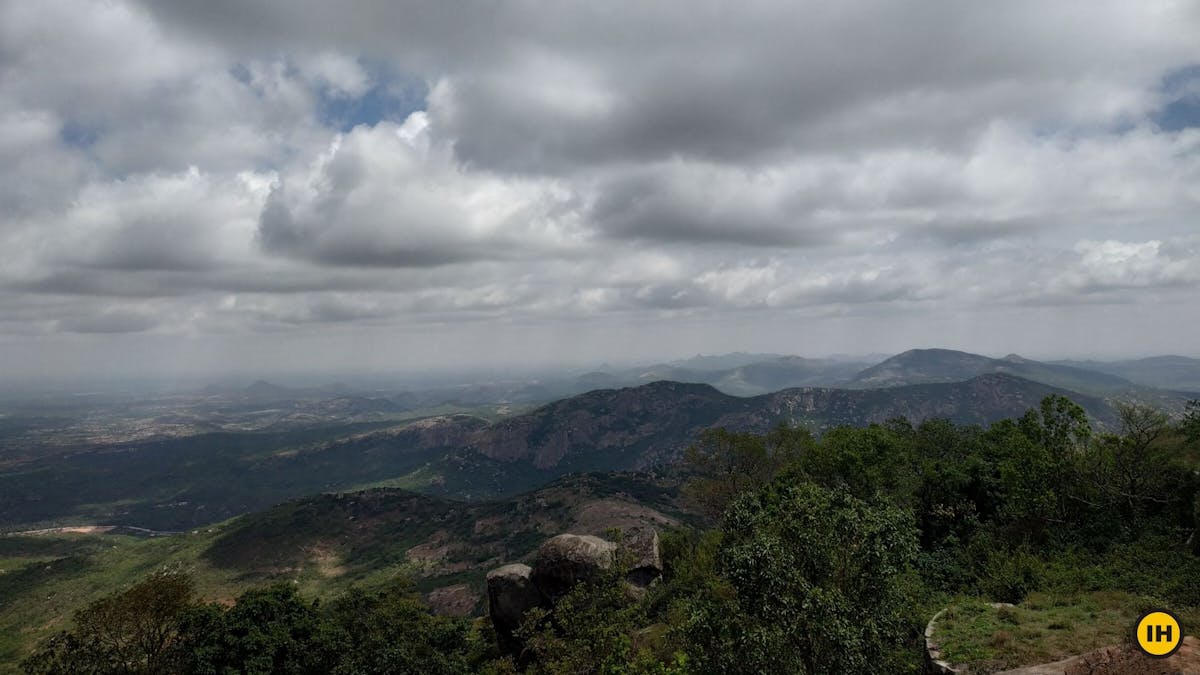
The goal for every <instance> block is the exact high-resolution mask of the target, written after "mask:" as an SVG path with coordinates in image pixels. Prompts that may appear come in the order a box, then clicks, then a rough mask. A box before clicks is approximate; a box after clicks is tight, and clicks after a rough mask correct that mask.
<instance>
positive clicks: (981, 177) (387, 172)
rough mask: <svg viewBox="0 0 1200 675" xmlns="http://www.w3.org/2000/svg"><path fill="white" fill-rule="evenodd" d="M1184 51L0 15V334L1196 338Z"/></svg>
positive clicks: (837, 30) (1111, 42) (1192, 125)
mask: <svg viewBox="0 0 1200 675" xmlns="http://www.w3.org/2000/svg"><path fill="white" fill-rule="evenodd" d="M1197 30H1200V14H1198V13H1197V12H1196V10H1195V8H1194V7H1191V6H1189V5H1188V3H1175V2H1169V1H1167V0H1163V1H1162V2H1157V1H1151V2H1141V3H1127V2H1117V1H1116V0H1113V1H1111V2H1109V1H1104V2H1098V3H1090V4H1088V5H1087V6H1086V7H1083V6H1074V5H1060V4H1046V3H1042V2H1036V1H1035V0H1018V1H1017V2H1011V3H1005V4H1004V6H1003V7H1000V6H995V7H993V6H985V5H979V4H970V3H944V2H934V1H933V0H930V1H928V2H926V1H924V0H920V1H918V2H912V3H905V4H904V5H897V4H895V3H890V2H883V1H882V0H864V1H862V2H849V3H832V4H830V3H824V4H822V3H784V2H776V1H774V0H753V1H752V2H750V3H749V4H746V5H744V6H742V7H740V8H739V10H738V11H736V12H733V11H730V10H729V9H728V8H727V7H724V6H722V5H720V4H717V3H707V2H700V3H695V2H690V3H682V2H676V1H674V0H667V1H664V2H656V3H644V2H632V1H631V0H628V1H627V0H619V1H618V2H617V3H616V4H612V3H606V4H596V3H583V2H573V1H568V2H560V3H554V4H552V5H545V4H537V5H535V4H531V3H524V2H507V1H505V2H495V3H489V4H487V6H486V7H484V6H482V5H481V6H477V7H473V8H471V9H470V10H464V9H463V8H461V7H450V6H446V5H442V4H437V3H425V2H407V1H406V2H384V1H383V0H369V1H368V2H364V3H359V4H357V5H356V7H355V10H354V11H346V10H345V8H341V7H334V6H331V5H329V4H327V3H319V2H315V1H311V0H300V1H299V2H282V1H280V0H259V1H256V2H253V3H244V2H237V3H235V2H230V1H229V0H213V1H212V2H208V3H203V4H198V3H159V2H154V3H150V2H137V1H132V0H113V1H104V2H100V1H95V2H92V1H87V0H85V1H83V2H67V1H65V0H48V1H47V2H39V3H28V2H17V1H15V0H0V81H2V82H3V83H4V84H3V86H2V87H0V166H3V167H4V168H3V169H0V171H2V176H0V178H2V180H0V247H2V248H3V250H4V251H5V253H6V257H5V264H4V265H3V266H0V314H2V315H3V317H2V318H0V341H3V340H5V339H7V338H5V337H4V336H17V337H12V340H13V341H15V343H20V339H24V338H25V337H28V336H43V337H44V336H48V335H53V334H55V333H71V334H72V336H69V338H70V339H69V340H67V342H65V343H64V344H74V342H71V341H73V340H88V339H96V340H100V339H102V338H100V337H94V336H96V335H98V333H97V332H96V331H100V332H104V331H105V330H108V331H109V332H111V333H112V336H113V337H112V338H111V340H110V341H108V342H105V344H107V345H118V344H123V343H121V340H124V339H127V338H122V337H121V336H122V334H123V333H122V331H140V332H139V337H138V340H139V341H140V340H142V339H143V338H144V339H146V340H154V339H159V338H161V339H164V340H166V339H167V338H169V337H173V338H184V337H186V338H187V339H192V338H193V337H194V338H196V339H202V338H203V336H217V335H219V336H236V337H237V339H244V340H246V341H247V342H242V343H238V344H242V345H248V344H250V342H252V341H253V339H254V336H255V335H259V334H270V335H272V336H275V335H278V334H280V333H287V334H288V335H290V336H292V337H293V338H294V339H296V340H302V339H303V340H311V342H305V344H309V345H318V344H319V345H325V346H328V345H331V344H339V345H341V346H342V347H345V346H346V345H348V344H352V343H353V340H355V339H357V337H356V336H364V335H367V334H369V333H370V332H371V331H381V332H383V333H384V334H388V335H410V334H415V333H421V334H423V335H424V334H426V333H428V334H429V335H433V334H435V333H436V334H437V335H439V336H440V339H435V338H432V337H431V338H429V341H428V342H422V343H420V344H421V345H423V346H422V347H421V348H420V349H422V350H425V351H423V352H421V354H422V355H423V356H428V357H429V358H434V357H438V358H441V356H439V354H440V353H441V352H440V351H439V350H440V349H441V348H442V346H443V345H448V344H455V345H474V346H475V347H474V348H475V349H476V350H477V351H480V352H485V351H487V352H489V353H490V348H491V347H492V346H493V345H492V342H493V340H492V339H491V338H492V336H493V335H494V334H495V333H496V331H498V330H499V329H498V328H497V326H500V325H503V326H508V327H510V329H511V331H512V332H511V333H510V334H509V336H510V337H509V339H510V343H508V344H510V351H511V352H512V353H519V352H521V350H527V351H529V353H530V354H533V353H534V352H536V351H538V350H545V349H551V347H553V348H554V349H559V350H561V351H563V352H569V351H571V350H572V349H574V348H575V347H576V346H577V345H583V344H587V345H593V346H594V348H595V349H596V350H602V349H603V348H604V346H605V345H609V346H610V347H611V349H612V350H613V351H616V352H620V351H622V350H623V348H622V347H618V346H614V345H615V344H616V343H615V340H617V337H616V336H620V335H626V336H637V335H638V334H639V331H640V330H642V329H641V328H638V327H640V326H647V327H649V326H657V327H658V328H657V329H651V328H646V329H645V330H646V331H648V332H646V333H645V334H644V335H643V337H634V338H630V339H631V340H632V345H633V346H632V347H630V348H633V347H636V348H639V349H641V348H644V349H647V350H649V349H651V348H654V347H655V346H659V347H661V348H662V349H663V350H666V349H668V348H670V347H671V345H674V344H682V343H685V342H686V343H687V344H688V345H689V347H688V349H689V350H691V351H697V350H702V349H705V347H704V346H703V345H704V344H705V343H704V340H706V339H709V338H707V337H705V336H709V335H711V336H713V337H712V338H711V341H710V342H709V343H708V344H711V345H712V347H711V349H716V348H717V346H718V345H726V346H728V347H731V348H734V349H749V348H752V347H753V345H750V344H733V342H734V341H736V339H742V338H744V339H748V340H750V339H761V340H763V341H764V342H762V343H760V344H759V347H760V348H762V349H766V350H775V351H781V350H788V351H793V350H794V347H793V346H790V344H791V343H790V342H788V339H787V338H785V337H784V335H785V334H786V333H787V331H788V330H794V329H796V326H795V325H787V326H785V325H784V324H781V323H780V322H786V317H801V316H802V317H807V318H809V319H811V320H812V321H817V320H818V319H819V320H820V321H829V322H830V324H829V325H830V326H842V327H843V328H839V329H838V330H843V329H844V330H847V331H851V332H850V333H845V334H840V335H839V334H835V333H836V331H834V330H833V329H832V328H831V329H830V331H831V332H830V333H828V334H827V335H826V337H825V338H824V339H825V343H824V344H828V345H830V346H831V347H832V349H831V350H832V351H846V350H847V349H850V348H851V347H850V346H848V345H845V344H843V342H846V341H848V340H849V341H857V342H856V344H863V345H864V346H866V348H867V349H870V350H879V349H882V348H885V347H883V346H882V345H881V344H876V343H881V342H883V341H885V340H887V339H891V340H893V341H895V342H896V344H894V345H892V346H894V347H895V348H897V349H899V348H904V347H907V346H909V344H907V343H903V341H905V340H908V341H912V340H916V341H920V342H923V343H925V344H934V343H938V342H939V338H940V336H942V335H962V336H964V337H963V340H967V337H969V336H970V335H972V334H974V335H976V337H977V338H978V339H979V340H980V341H981V342H987V341H988V340H992V339H993V338H995V340H999V339H1000V337H1001V333H1003V332H1004V331H1003V330H1002V329H999V328H997V326H1001V327H1003V326H1009V328H1008V329H1007V331H1008V332H1007V333H1005V336H1007V337H1009V338H1010V339H1012V340H1014V341H1016V340H1021V339H1025V333H1022V332H1021V330H1026V329H1027V330H1029V331H1033V332H1034V333H1038V334H1039V335H1041V336H1042V338H1043V339H1044V340H1046V341H1047V344H1050V343H1054V344H1061V343H1063V341H1064V339H1065V338H1062V337H1061V335H1062V332H1061V330H1059V329H1054V330H1052V328H1051V327H1052V326H1055V325H1057V324H1055V321H1056V320H1057V319H1058V318H1061V317H1063V316H1067V315H1068V314H1072V312H1079V313H1081V314H1079V316H1078V317H1077V318H1079V321H1080V322H1081V325H1083V323H1086V322H1087V321H1090V320H1095V321H1099V320H1100V319H1098V318H1095V317H1100V316H1101V314H1102V310H1103V311H1118V310H1114V309H1112V308H1120V309H1119V311H1121V312H1125V313H1126V314H1128V315H1130V316H1132V313H1133V312H1134V311H1135V310H1134V309H1133V307H1134V306H1135V304H1136V305H1137V306H1139V307H1143V308H1144V309H1138V310H1137V311H1138V312H1143V313H1145V314H1144V316H1143V315H1139V316H1140V317H1141V319H1140V320H1141V321H1143V322H1144V321H1151V320H1158V321H1162V322H1170V321H1179V322H1184V323H1186V322H1187V321H1188V319H1186V317H1188V316H1192V317H1195V316H1200V306H1197V305H1196V302H1197V300H1196V298H1197V297H1200V293H1197V292H1196V291H1197V290H1198V286H1200V272H1198V267H1197V265H1198V262H1197V260H1198V253H1197V250H1198V249H1197V244H1196V241H1195V239H1194V230H1195V223H1196V219H1197V215H1198V214H1200V188H1198V187H1197V186H1200V117H1198V116H1197V115H1195V114H1194V113H1195V110H1194V108H1195V105H1194V104H1195V100H1196V82H1197V81H1198V78H1197V77H1196V68H1197V61H1196V54H1195V45H1194V42H1195V40H1194V38H1195V35H1196V32H1197ZM1024 312H1028V313H1029V314H1021V313H1024ZM1039 312H1042V314H1038V313H1039ZM1087 312H1095V314H1094V315H1093V314H1086V313H1087ZM1085 314H1086V316H1085ZM1017 315H1020V316H1021V317H1022V318H1021V320H1020V321H1017V320H1013V319H1012V317H1013V316H1017ZM1072 316H1075V315H1074V314H1072ZM780 317H785V318H780ZM846 317H854V320H855V321H862V322H864V323H862V324H854V325H855V326H857V327H854V328H846V326H850V325H851V324H848V323H838V321H841V320H842V319H845V318H846ZM998 317H1007V319H1008V322H1007V323H1005V321H1002V320H1001V319H1000V318H998ZM1039 317H1040V318H1039ZM1088 317H1092V318H1091V319H1089V318H1088ZM1179 317H1185V318H1179ZM668 321H670V322H678V323H681V324H688V322H692V323H690V324H689V325H694V326H700V328H697V330H700V331H703V334H701V335H699V336H681V335H677V334H672V335H671V336H667V333H672V331H671V330H667V333H664V332H663V326H667V327H668V328H669V327H670V325H674V324H668V323H663V322H668ZM1190 321H1191V323H1190V324H1187V325H1183V324H1180V325H1179V330H1178V331H1177V335H1178V336H1183V335H1186V334H1188V333H1189V331H1191V332H1194V329H1195V328H1200V326H1197V325H1194V324H1195V319H1194V318H1193V319H1191V320H1190ZM872 322H873V323H872ZM906 322H907V323H906ZM901 324H903V325H905V326H908V328H905V329H904V330H899V329H896V330H893V328H892V327H893V326H899V325H901ZM547 326H554V328H553V330H554V331H559V332H558V333H554V334H555V335H561V336H568V335H569V336H571V338H570V339H568V338H567V337H562V339H561V340H559V341H558V342H555V341H554V340H551V339H550V338H546V340H548V341H549V342H539V340H541V338H540V337H536V335H540V334H539V333H538V331H541V330H550V329H549V328H547ZM584 326H586V327H587V329H588V330H589V331H594V333H595V335H591V334H588V335H587V336H585V337H581V335H583V334H582V333H580V332H578V331H582V330H583V327H584ZM780 326H783V327H780ZM973 326H979V327H980V328H978V329H975V328H972V327H973ZM983 326H987V327H988V328H987V329H986V331H985V330H984V328H982V327H983ZM1018 326H1022V327H1023V328H1021V329H1020V330H1019V329H1018ZM522 327H524V328H522ZM804 329H805V330H806V331H815V332H817V333H819V332H820V331H819V330H817V329H816V327H815V325H805V326H804ZM360 331H361V332H360ZM388 331H391V332H390V333H388ZM522 331H524V332H522ZM573 331H574V332H573ZM971 331H975V332H974V333H972V332H971ZM1055 331H1057V332H1055ZM84 333H86V334H87V335H82V334H84ZM985 333H986V334H985ZM22 336H24V337H22ZM88 336H93V337H88ZM328 336H338V338H337V339H341V340H344V342H340V343H337V342H336V341H335V340H334V338H332V337H328ZM718 336H721V337H718ZM887 336H895V337H887ZM693 337H694V340H693ZM1168 337H1169V336H1164V337H1163V338H1162V339H1163V340H1164V341H1165V340H1167V339H1168ZM18 338H20V339H18ZM326 338H328V340H327V339H326ZM31 339H32V338H31ZM64 339H66V338H64ZM230 339H234V338H230ZM414 339H415V338H414ZM556 339H557V338H556ZM1030 339H1033V338H1030ZM1120 339H1121V340H1124V343H1126V344H1129V345H1135V344H1138V340H1139V339H1141V338H1139V337H1138V336H1136V335H1132V334H1129V335H1124V336H1121V338H1120ZM1183 339H1184V338H1183V337H1178V342H1179V343H1180V344H1181V345H1182V347H1181V348H1180V349H1176V350H1175V351H1180V350H1183V351H1186V349H1183V347H1187V345H1183ZM689 340H691V341H689ZM772 340H773V341H774V342H771V343H770V344H768V342H770V341H772ZM873 340H874V342H872V341H873ZM1113 340H1114V341H1115V340H1117V338H1116V337H1114V338H1113ZM132 343H133V342H132V341H131V342H129V344H132ZM868 343H870V344H868ZM21 344H23V343H21ZM139 344H145V343H143V342H139ZM414 344H416V343H414ZM535 344H536V345H539V346H538V347H534V346H533V345H535ZM1113 344H1116V342H1114V343H1113ZM554 345H558V346H557V347H554ZM1017 347H1018V346H1017V345H1013V347H1012V348H1005V349H1004V350H1003V351H1005V352H1007V351H1013V350H1015V349H1017ZM113 348H116V347H113ZM231 349H232V347H231ZM298 349H299V348H298ZM312 349H316V347H312ZM2 351H3V350H2V349H0V352H2ZM268 351H269V350H268ZM301 351H302V350H301ZM349 351H351V352H357V351H359V350H356V349H353V348H350V349H349ZM1026 351H1028V349H1026ZM1035 351H1036V350H1035ZM536 355H537V356H539V357H540V356H541V354H536ZM319 356H320V355H319V354H315V355H314V358H316V357H319ZM397 358H399V357H397ZM414 358H415V357H414ZM17 362H18V365H19V359H18V360H17Z"/></svg>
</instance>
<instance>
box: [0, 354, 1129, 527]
mask: <svg viewBox="0 0 1200 675" xmlns="http://www.w3.org/2000/svg"><path fill="white" fill-rule="evenodd" d="M1051 393H1059V394H1063V395H1066V396H1069V397H1071V398H1073V399H1074V400H1076V401H1077V402H1079V403H1080V404H1081V405H1082V406H1084V408H1085V409H1087V410H1088V412H1089V413H1090V414H1091V415H1092V416H1093V417H1094V418H1095V419H1096V420H1098V421H1099V422H1100V423H1111V420H1112V412H1111V409H1110V407H1109V405H1108V404H1107V403H1106V402H1105V401H1103V400H1101V399H1099V398H1097V397H1092V396H1086V395H1080V394H1076V393H1072V392H1069V391H1066V390H1063V389H1059V388H1055V387H1052V386H1048V385H1045V384H1041V383H1037V382H1032V381H1029V380H1025V379H1021V378H1018V377H1014V376H1011V375H1006V374H1000V373H993V374H988V375H984V376H980V377H977V378H973V379H971V380H968V381H965V382H949V383H933V384H922V385H909V386H900V387H893V388H888V389H832V388H821V387H804V388H792V389H786V390H783V391H779V392H776V393H772V394H764V395H761V396H754V397H749V398H742V397H737V396H730V395H728V394H724V393H722V392H720V391H717V390H716V389H715V388H713V387H712V386H709V385H704V384H684V383H679V382H654V383H650V384H646V385H642V386H638V387H629V388H624V389H601V390H596V391H592V392H588V393H585V394H581V395H578V396H573V397H570V398H566V399H562V400H559V401H556V402H554V403H550V404H548V405H544V406H542V407H540V408H537V409H535V410H533V411H531V412H529V413H526V414H522V415H517V416H514V417H509V418H505V419H502V420H500V421H497V422H492V423H488V422H487V421H485V420H483V419H480V418H478V417H473V416H467V415H452V416H444V417H433V418H428V419H423V420H419V421H416V422H411V423H407V424H403V425H395V426H390V427H388V428H384V429H378V430H370V429H369V428H367V429H366V430H364V431H361V432H360V433H348V430H347V431H343V434H342V435H341V437H338V438H331V435H333V434H335V433H337V432H336V430H328V431H320V430H314V431H297V432H288V433H279V434H270V435H268V434H255V433H244V434H235V433H219V434H202V435H198V436H191V437H188V438H183V439H167V440H157V441H154V442H146V443H134V444H129V445H126V446H122V447H119V448H112V449H103V450H96V451H89V452H80V453H77V454H74V455H70V456H67V457H56V458H52V459H47V460H45V461H33V462H30V463H28V464H25V465H23V466H22V467H21V469H20V470H19V471H16V472H10V473H6V474H0V527H5V526H14V525H19V524H28V523H41V522H57V521H61V520H62V519H70V520H73V521H74V522H88V523H95V522H100V523H105V524H116V525H133V526H140V527H148V528H150V529H156V530H180V529H186V528H191V527H195V526H198V525H202V524H206V523H211V522H216V521H219V520H223V519H225V518H229V517H231V516H233V515H236V514H238V513H245V512H248V511H253V510H256V509H261V508H265V507H267V506H269V505H271V504H275V503H278V502H280V501H283V500H285V499H288V498H292V497H297V496H300V495H305V494H312V493H314V492H322V491H329V490H345V489H350V488H355V487H369V486H391V487H406V488H412V489H418V490H420V491H423V492H426V493H430V494H436V495H442V496H447V497H456V498H465V499H476V500H478V499H495V498H499V497H503V496H506V495H512V494H516V493H519V492H522V491H526V490H531V489H534V488H537V487H538V486H541V485H545V484H546V483H548V482H550V481H553V480H555V479H556V478H558V477H560V476H563V475H565V474H568V473H571V472H587V471H624V470H630V469H638V468H643V467H649V466H653V465H656V464H661V463H665V462H669V461H671V460H674V459H675V458H677V457H678V456H679V455H680V453H681V452H682V451H683V449H684V448H686V447H687V445H688V444H689V443H692V442H693V441H694V440H695V439H696V438H697V436H698V434H699V433H700V432H701V431H702V430H703V429H706V428H709V427H714V426H725V427H728V428H730V429H737V430H748V431H756V432H762V431H766V430H768V429H770V428H771V427H772V426H774V425H776V424H778V423H780V422H788V423H796V424H806V425H808V426H810V427H811V428H813V429H815V430H817V431H820V430H822V429H827V428H829V427H832V426H835V425H841V424H847V425H864V424H869V423H871V422H882V421H885V420H887V419H890V418H893V417H897V416H905V417H908V418H909V419H911V420H913V421H920V420H923V419H927V418H930V417H945V418H948V419H951V420H953V421H956V422H965V423H981V424H983V423H988V422H992V421H995V420H998V419H1002V418H1006V417H1017V416H1019V415H1021V414H1023V413H1024V412H1025V411H1026V410H1028V409H1029V408H1031V407H1034V406H1036V405H1037V403H1038V401H1040V400H1041V398H1042V397H1044V396H1046V395H1047V394H1051ZM354 403H355V404H358V403H360V402H358V401H355V402H354Z"/></svg>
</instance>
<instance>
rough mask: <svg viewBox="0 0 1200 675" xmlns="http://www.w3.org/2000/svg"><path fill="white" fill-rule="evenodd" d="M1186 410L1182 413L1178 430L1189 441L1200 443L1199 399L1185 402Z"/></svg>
mask: <svg viewBox="0 0 1200 675" xmlns="http://www.w3.org/2000/svg"><path fill="white" fill-rule="evenodd" d="M1186 410H1187V412H1186V413H1184V415H1183V422H1182V423H1181V424H1180V425H1179V428H1180V431H1182V432H1183V434H1184V435H1185V436H1187V439H1188V442H1189V443H1200V399H1192V400H1190V401H1188V402H1187V409H1186Z"/></svg>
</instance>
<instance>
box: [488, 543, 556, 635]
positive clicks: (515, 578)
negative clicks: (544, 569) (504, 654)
mask: <svg viewBox="0 0 1200 675" xmlns="http://www.w3.org/2000/svg"><path fill="white" fill-rule="evenodd" d="M531 573H532V570H531V569H530V567H529V565H521V564H519V563H518V564H513V565H505V566H504V567H500V568H497V569H494V570H492V571H491V572H488V575H487V597H488V614H489V615H490V616H491V617H492V625H494V626H495V627H496V634H497V635H499V636H500V639H501V641H502V642H503V643H507V644H511V643H512V641H513V633H514V632H515V631H516V629H517V628H519V627H520V625H521V619H522V617H524V616H525V612H527V611H528V610H530V609H533V608H534V607H545V606H547V604H548V603H547V602H546V598H545V597H544V596H543V595H542V594H541V593H540V592H538V589H537V587H536V586H534V584H533V580H532V578H531Z"/></svg>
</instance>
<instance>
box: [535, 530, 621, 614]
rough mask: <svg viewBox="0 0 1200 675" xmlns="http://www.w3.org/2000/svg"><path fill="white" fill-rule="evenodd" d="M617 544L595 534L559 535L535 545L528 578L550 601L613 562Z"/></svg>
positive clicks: (591, 577)
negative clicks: (536, 547)
mask: <svg viewBox="0 0 1200 675" xmlns="http://www.w3.org/2000/svg"><path fill="white" fill-rule="evenodd" d="M616 557H617V545H616V544H614V543H612V542H611V541H605V540H603V539H601V538H599V537H593V536H591V535H578V534H560V535H558V536H557V537H551V538H550V539H547V540H546V541H545V542H543V543H542V545H541V547H540V548H538V552H537V557H536V558H535V559H534V563H533V572H532V575H531V578H532V580H533V585H534V586H536V587H537V589H538V590H539V591H540V592H541V593H542V595H544V596H545V597H546V598H548V599H549V600H550V601H551V602H554V601H557V600H558V599H559V598H561V597H562V596H564V595H566V594H567V592H568V591H570V590H571V588H572V587H573V586H574V585H575V584H577V583H579V582H581V581H588V580H591V579H595V578H596V577H597V576H598V575H599V574H600V573H601V572H602V571H604V570H606V569H609V568H611V567H612V566H613V563H615V562H616Z"/></svg>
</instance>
